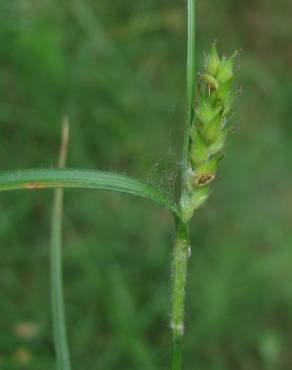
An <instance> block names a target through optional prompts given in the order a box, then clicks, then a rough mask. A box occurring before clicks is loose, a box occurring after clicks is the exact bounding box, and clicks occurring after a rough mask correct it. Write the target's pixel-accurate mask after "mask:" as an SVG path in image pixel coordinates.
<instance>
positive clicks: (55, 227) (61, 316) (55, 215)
mask: <svg viewBox="0 0 292 370" xmlns="http://www.w3.org/2000/svg"><path fill="white" fill-rule="evenodd" d="M68 138H69V124H68V121H67V120H66V119H64V122H63V130H62V142H61V149H60V158H59V167H60V168H63V167H65V164H66V156H67V147H68ZM63 196H64V191H63V189H56V190H55V192H54V202H53V211H52V226H51V249H50V250H51V297H52V317H53V332H54V342H55V343H54V344H55V351H56V357H57V369H58V370H70V369H71V365H70V352H69V347H68V341H67V332H66V319H65V307H64V292H63V271H62V215H63Z"/></svg>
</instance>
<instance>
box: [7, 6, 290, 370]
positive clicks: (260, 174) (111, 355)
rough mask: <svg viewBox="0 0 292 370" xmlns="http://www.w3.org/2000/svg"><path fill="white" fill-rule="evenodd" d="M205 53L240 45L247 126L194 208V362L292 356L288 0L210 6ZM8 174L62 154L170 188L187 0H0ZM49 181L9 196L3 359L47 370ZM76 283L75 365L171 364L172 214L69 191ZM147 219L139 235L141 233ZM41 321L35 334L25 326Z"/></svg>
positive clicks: (189, 361) (202, 29)
mask: <svg viewBox="0 0 292 370" xmlns="http://www.w3.org/2000/svg"><path fill="white" fill-rule="evenodd" d="M198 3H199V4H198V5H199V9H198V14H199V29H198V42H199V55H200V60H199V61H198V62H199V64H202V56H203V51H204V50H207V49H208V48H209V46H210V44H211V42H212V41H213V40H214V39H215V38H216V39H219V47H220V48H221V50H223V51H224V52H225V53H226V54H228V53H230V52H232V51H233V50H234V49H236V48H239V49H241V50H242V51H241V53H240V57H239V64H240V69H239V72H238V75H239V80H240V81H239V86H241V87H242V89H243V93H242V94H241V96H240V98H238V101H237V112H236V122H237V126H236V130H235V132H234V135H232V136H233V137H232V138H231V140H230V143H229V147H228V151H227V155H226V158H225V160H224V161H223V163H222V166H221V171H220V179H219V181H218V182H217V184H216V186H215V189H214V193H213V195H212V197H211V199H210V201H209V203H208V206H207V207H206V208H204V209H203V210H202V211H201V212H199V213H198V215H197V216H196V217H195V219H194V222H193V225H192V229H193V230H192V232H193V246H194V247H193V256H192V259H191V262H190V272H189V291H188V305H187V312H186V314H187V323H186V327H187V332H186V348H185V349H186V355H185V369H186V370H191V369H194V368H196V369H208V370H220V369H222V370H223V369H224V370H227V369H230V370H233V369H238V370H253V369H254V370H270V369H281V370H286V369H287V370H288V369H290V368H291V366H292V356H291V351H290V347H291V345H292V334H291V333H292V316H291V312H292V289H291V286H292V284H291V283H292V269H291V262H290V261H291V260H292V250H291V242H292V237H291V232H290V230H291V225H290V224H291V212H292V203H291V197H292V193H291V180H292V179H291V177H292V174H291V171H290V169H291V165H292V155H291V147H292V135H291V133H292V129H291V122H290V121H291V113H292V112H291V92H292V88H291V78H292V71H291V68H289V65H291V61H292V50H291V47H290V46H289V45H290V43H291V37H292V30H291V27H290V23H291V22H290V20H291V15H292V6H291V2H290V0H278V1H276V0H265V1H264V0H255V1H235V0H224V1H223V0H222V1H220V2H214V1H211V0H206V1H198ZM0 21H1V22H0V66H1V69H0V88H1V91H2V94H1V99H0V119H1V126H0V158H1V168H3V169H7V168H19V167H38V166H41V167H44V166H46V167H48V166H52V165H53V164H54V161H55V158H56V153H58V142H59V140H58V135H59V129H60V127H59V122H60V118H61V117H62V116H63V115H64V114H68V116H69V117H70V121H71V132H72V134H71V150H70V153H69V163H68V166H74V167H85V168H96V167H97V168H100V169H115V170H117V171H119V172H128V173H129V174H131V175H135V176H137V177H139V178H146V179H147V180H150V181H152V182H157V183H159V185H160V186H162V185H161V179H160V178H159V177H160V175H161V176H162V178H163V181H164V183H165V185H164V186H166V187H167V188H171V187H172V186H173V182H174V176H173V174H174V173H175V172H176V171H177V170H178V168H179V166H180V148H181V144H182V137H183V128H184V111H185V107H184V104H185V101H184V91H185V4H184V3H182V2H179V1H175V0H171V1H164V0H161V1H154V0H148V1H147V2H145V1H142V0H137V1H135V2H133V1H129V0H127V1H126V0H116V1H115V2H112V3H109V2H107V1H98V2H96V1H92V0H84V1H82V2H80V1H77V0H71V1H68V0H64V1H62V2H59V1H56V0H50V1H46V0H42V1H38V2H35V1H30V0H14V1H13V2H11V1H8V0H2V1H1V4H0ZM51 201H52V192H49V191H41V192H31V193H27V192H25V193H24V192H23V193H22V192H16V193H13V194H1V197H0V205H1V209H2V217H1V219H0V238H1V239H0V240H1V251H2V254H1V261H0V312H1V317H0V367H1V369H4V370H5V369H9V370H13V369H19V368H28V369H31V370H34V369H40V368H42V369H44V370H46V369H53V368H54V360H53V356H54V354H53V343H52V333H51V321H50V309H49V307H50V304H49V275H48V271H49V269H48V257H49V256H48V252H49V251H48V240H49V216H50V211H49V210H50V204H51ZM64 223H65V225H64V228H65V239H66V240H67V244H68V246H70V247H68V248H66V246H65V250H64V254H65V256H64V257H65V266H64V267H65V291H66V307H67V311H68V312H67V318H68V323H69V340H70V343H71V347H72V349H71V351H72V355H73V367H74V369H83V368H86V369H88V370H90V369H97V368H100V369H114V368H115V369H135V370H139V369H140V370H144V369H145V370H146V369H147V370H149V368H151V369H153V370H155V369H167V368H168V364H169V357H170V335H169V328H168V327H169V314H170V308H169V302H170V297H169V295H170V294H169V293H170V291H169V278H170V260H171V247H172V241H173V240H172V238H173V228H172V221H171V218H170V217H169V216H168V215H167V214H166V212H165V211H163V210H159V209H158V208H157V207H155V206H153V205H151V204H148V203H146V202H143V201H136V200H132V199H130V198H128V197H124V196H118V195H111V194H108V193H105V194H103V193H100V194H96V193H95V192H91V191H78V190H76V191H73V190H72V191H66V199H65V214H64ZM141 225H142V232H141ZM21 323H30V324H33V325H36V326H37V327H38V328H39V329H38V331H37V332H36V333H35V334H34V335H33V336H32V337H29V338H27V337H23V336H20V335H19V333H17V331H15V326H17V325H20V324H21Z"/></svg>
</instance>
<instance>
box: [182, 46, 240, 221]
mask: <svg viewBox="0 0 292 370" xmlns="http://www.w3.org/2000/svg"><path fill="white" fill-rule="evenodd" d="M236 54H237V53H234V54H233V55H232V56H231V57H229V58H227V57H222V58H220V57H219V56H218V53H217V49H216V45H215V43H214V44H213V46H212V48H211V51H210V52H209V54H208V55H206V56H205V66H204V72H203V73H202V74H200V75H199V82H198V91H197V99H196V102H194V119H193V122H192V125H191V127H190V129H189V144H188V168H187V170H186V173H185V176H184V188H185V189H184V190H185V191H184V192H183V193H184V195H183V197H182V199H181V211H182V216H183V218H184V221H185V222H188V221H189V220H190V219H191V217H192V215H193V213H194V211H195V210H196V209H197V208H199V207H200V206H202V205H203V204H204V203H205V201H206V200H207V198H208V196H209V194H210V184H211V183H212V182H213V181H214V180H215V178H216V175H217V168H218V163H219V161H220V160H221V159H222V157H223V155H224V147H225V144H226V139H227V135H228V132H229V131H230V129H231V127H232V126H231V124H230V118H231V108H232V103H233V100H234V97H235V93H234V92H233V89H232V83H233V79H234V58H235V56H236Z"/></svg>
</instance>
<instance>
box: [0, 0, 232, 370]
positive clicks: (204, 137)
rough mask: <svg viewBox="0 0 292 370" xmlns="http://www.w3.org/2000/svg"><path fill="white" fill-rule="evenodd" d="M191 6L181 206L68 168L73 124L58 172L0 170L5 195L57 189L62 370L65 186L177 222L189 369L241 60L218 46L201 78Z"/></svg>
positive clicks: (176, 330)
mask: <svg viewBox="0 0 292 370" xmlns="http://www.w3.org/2000/svg"><path fill="white" fill-rule="evenodd" d="M195 3H196V1H195V0H188V16H187V18H188V21H187V24H188V26H187V34H188V36H187V94H186V124H185V132H184V144H183V151H182V173H181V191H180V196H179V199H178V201H175V200H174V199H173V198H172V197H170V196H169V195H167V194H165V193H164V192H163V191H161V190H160V189H157V188H156V187H154V186H152V185H149V184H147V183H143V182H141V181H138V180H135V179H133V178H131V177H128V176H124V175H119V174H115V173H111V172H104V171H97V170H96V171H93V170H84V169H66V168H64V167H65V158H66V153H67V143H68V124H67V123H66V121H65V123H64V127H63V139H62V145H61V154H60V162H59V168H54V169H26V170H13V171H0V191H6V190H16V189H43V188H55V189H56V190H55V194H54V204H53V212H52V238H51V285H52V288H51V289H52V295H51V296H52V312H53V330H54V342H55V352H56V357H57V368H58V370H71V365H70V356H69V349H68V344H67V336H66V325H65V310H64V297H63V282H62V261H61V259H62V257H61V244H62V243H61V238H62V227H61V226H62V198H63V188H91V189H97V190H107V191H114V192H120V193H127V194H130V195H133V196H137V197H140V198H144V199H148V200H150V201H153V202H155V203H156V204H158V205H160V206H162V207H164V208H166V209H168V210H169V211H170V212H171V214H172V215H173V218H174V224H175V230H176V238H175V244H174V252H173V262H172V263H173V265H172V310H171V325H170V326H171V330H172V336H173V350H172V361H171V369H172V370H181V369H182V351H183V335H184V306H185V292H186V280H187V262H188V259H189V257H190V251H191V246H190V236H189V223H190V221H191V219H192V216H193V214H194V212H195V211H197V210H198V209H199V208H200V207H202V206H203V205H204V203H205V202H206V200H207V198H208V197H209V194H210V187H211V184H212V182H214V180H215V179H216V175H217V170H218V165H219V162H220V160H221V159H222V158H223V155H224V148H225V144H226V140H227V137H228V133H229V131H230V129H231V125H230V117H231V114H230V113H231V108H232V103H233V99H234V96H235V94H234V93H233V91H232V82H233V79H234V58H235V54H234V55H233V56H231V57H229V58H227V57H222V58H220V57H219V56H218V53H217V49H216V45H215V43H214V44H213V45H212V47H211V50H210V52H209V53H208V54H207V55H206V57H205V65H204V70H203V72H202V73H200V74H198V77H197V78H196V67H195V59H196V57H195V51H196V40H195V31H196V24H195V20H196V9H195V5H196V4H195Z"/></svg>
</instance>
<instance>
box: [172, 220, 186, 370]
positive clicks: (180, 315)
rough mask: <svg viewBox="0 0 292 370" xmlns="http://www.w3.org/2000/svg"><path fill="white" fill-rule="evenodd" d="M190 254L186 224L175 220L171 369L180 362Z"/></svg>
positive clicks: (179, 367) (177, 369) (178, 368)
mask: <svg viewBox="0 0 292 370" xmlns="http://www.w3.org/2000/svg"><path fill="white" fill-rule="evenodd" d="M189 255H190V246H189V230H188V225H186V224H184V223H183V222H182V221H181V220H176V241H175V247H174V257H173V288H172V289H173V291H172V320H171V328H172V332H173V353H172V370H180V369H181V364H182V338H183V333H184V302H185V286H186V279H187V262H188V258H189Z"/></svg>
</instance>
